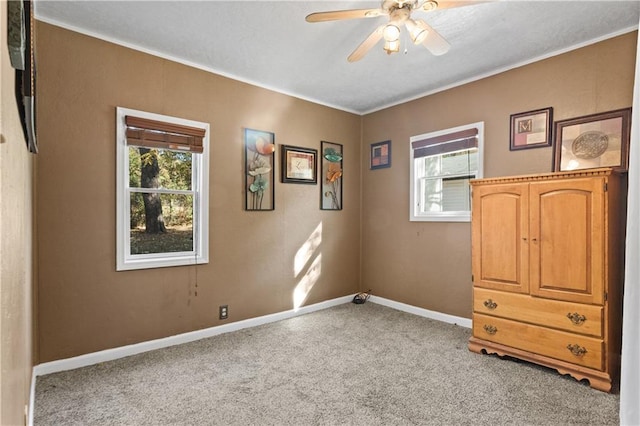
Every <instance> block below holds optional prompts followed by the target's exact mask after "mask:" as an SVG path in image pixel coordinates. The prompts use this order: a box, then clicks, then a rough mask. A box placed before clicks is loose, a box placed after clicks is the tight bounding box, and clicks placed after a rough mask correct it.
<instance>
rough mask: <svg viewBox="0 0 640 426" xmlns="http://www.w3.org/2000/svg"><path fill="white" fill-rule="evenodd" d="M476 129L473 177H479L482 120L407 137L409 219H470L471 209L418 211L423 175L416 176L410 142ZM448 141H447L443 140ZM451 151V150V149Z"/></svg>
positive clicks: (482, 146)
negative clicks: (476, 150)
mask: <svg viewBox="0 0 640 426" xmlns="http://www.w3.org/2000/svg"><path fill="white" fill-rule="evenodd" d="M474 128H475V129H477V130H478V135H477V137H478V170H477V174H476V176H475V177H474V179H480V178H482V177H483V176H484V172H483V169H484V167H483V165H484V121H479V122H477V123H472V124H465V125H462V126H458V127H453V128H449V129H444V130H438V131H435V132H429V133H424V134H421V135H416V136H411V137H410V138H409V221H411V222H470V221H471V209H469V210H458V211H445V212H428V213H419V211H420V209H419V206H418V205H417V204H416V203H417V201H418V200H419V199H420V196H419V195H418V194H417V191H418V190H419V187H420V182H419V181H420V179H422V178H423V176H419V177H418V176H416V170H415V169H416V167H415V158H414V149H413V147H412V145H411V144H412V143H413V142H416V141H420V140H424V139H428V138H435V137H438V136H445V135H447V134H451V133H456V132H461V131H464V130H469V129H474ZM445 143H448V142H445ZM452 152H453V151H452Z"/></svg>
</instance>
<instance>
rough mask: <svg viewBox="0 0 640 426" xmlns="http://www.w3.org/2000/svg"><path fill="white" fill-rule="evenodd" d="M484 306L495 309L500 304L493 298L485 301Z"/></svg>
mask: <svg viewBox="0 0 640 426" xmlns="http://www.w3.org/2000/svg"><path fill="white" fill-rule="evenodd" d="M484 307H485V308H487V309H495V308H497V307H498V304H497V303H496V302H494V301H493V300H491V299H487V300H485V301H484Z"/></svg>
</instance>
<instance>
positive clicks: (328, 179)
mask: <svg viewBox="0 0 640 426" xmlns="http://www.w3.org/2000/svg"><path fill="white" fill-rule="evenodd" d="M342 150H343V146H342V144H339V143H334V142H326V141H321V143H320V154H321V162H322V168H321V171H320V173H321V174H320V175H321V176H322V181H321V184H320V210H342V176H343V168H342V158H343V154H342Z"/></svg>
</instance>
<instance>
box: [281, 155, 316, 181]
mask: <svg viewBox="0 0 640 426" xmlns="http://www.w3.org/2000/svg"><path fill="white" fill-rule="evenodd" d="M280 155H281V157H280V166H281V173H280V180H281V181H282V183H305V184H311V185H315V184H316V183H317V182H318V170H317V158H318V150H317V149H312V148H302V147H298V146H291V145H281V146H280Z"/></svg>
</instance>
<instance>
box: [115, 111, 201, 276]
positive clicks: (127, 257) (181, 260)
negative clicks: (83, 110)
mask: <svg viewBox="0 0 640 426" xmlns="http://www.w3.org/2000/svg"><path fill="white" fill-rule="evenodd" d="M126 116H133V117H139V118H144V119H149V120H155V121H161V122H165V123H171V124H177V125H181V126H189V127H197V128H200V129H203V130H205V135H204V137H203V138H202V145H203V152H202V153H196V152H194V153H192V155H193V157H192V158H191V162H192V170H191V189H192V191H193V192H194V209H193V210H194V211H193V219H192V221H193V222H192V223H193V232H194V250H193V251H189V252H168V253H149V254H136V255H132V254H131V245H130V242H131V232H130V225H129V224H130V215H131V205H130V201H131V199H130V194H131V193H132V192H139V191H136V190H134V191H132V188H130V187H129V145H128V144H127V137H126V129H127V125H126V123H125V117H126ZM154 192H163V190H162V189H156V190H154ZM170 192H172V193H173V192H175V191H173V190H170ZM204 263H209V123H203V122H199V121H193V120H187V119H183V118H178V117H171V116H167V115H161V114H155V113H151V112H146V111H139V110H134V109H129V108H123V107H117V108H116V270H117V271H128V270H136V269H150V268H163V267H171V266H185V265H196V264H204Z"/></svg>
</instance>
